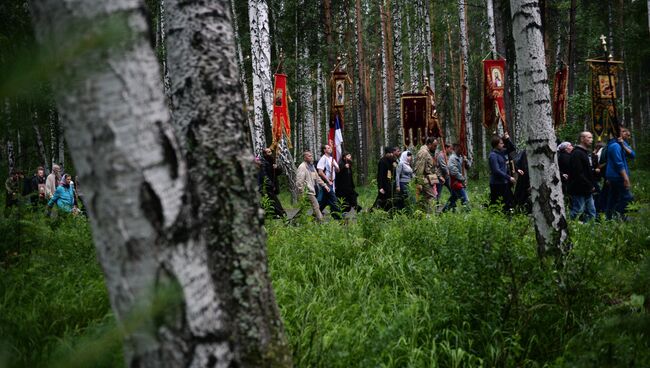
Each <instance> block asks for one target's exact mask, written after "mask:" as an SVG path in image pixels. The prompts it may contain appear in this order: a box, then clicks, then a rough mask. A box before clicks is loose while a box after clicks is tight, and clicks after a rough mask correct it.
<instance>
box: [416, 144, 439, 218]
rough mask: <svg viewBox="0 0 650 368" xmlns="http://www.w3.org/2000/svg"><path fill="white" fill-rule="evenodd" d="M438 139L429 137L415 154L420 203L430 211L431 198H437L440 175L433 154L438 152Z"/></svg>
mask: <svg viewBox="0 0 650 368" xmlns="http://www.w3.org/2000/svg"><path fill="white" fill-rule="evenodd" d="M437 146H438V140H436V139H435V138H432V137H429V138H427V139H426V141H425V142H424V145H423V146H422V147H420V150H419V151H418V153H417V155H416V156H415V178H416V182H415V183H416V189H417V191H418V194H419V196H420V203H421V206H422V207H423V209H424V210H426V211H429V209H430V204H431V200H432V199H435V198H436V193H437V188H436V184H438V177H437V176H436V165H435V162H434V161H433V156H432V155H433V154H434V153H435V152H436V147H437Z"/></svg>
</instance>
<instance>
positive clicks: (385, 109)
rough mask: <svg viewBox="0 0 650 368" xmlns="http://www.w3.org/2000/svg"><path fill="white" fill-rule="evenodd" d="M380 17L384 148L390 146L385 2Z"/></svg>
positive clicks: (381, 6) (380, 4)
mask: <svg viewBox="0 0 650 368" xmlns="http://www.w3.org/2000/svg"><path fill="white" fill-rule="evenodd" d="M379 16H380V19H381V65H382V68H381V87H382V88H381V96H382V98H381V106H382V117H383V119H382V120H383V125H384V129H383V130H384V146H388V142H389V139H388V131H389V129H388V104H389V102H388V47H389V45H388V35H387V34H386V27H387V23H388V22H387V16H386V13H385V12H384V5H383V0H381V1H380V2H379Z"/></svg>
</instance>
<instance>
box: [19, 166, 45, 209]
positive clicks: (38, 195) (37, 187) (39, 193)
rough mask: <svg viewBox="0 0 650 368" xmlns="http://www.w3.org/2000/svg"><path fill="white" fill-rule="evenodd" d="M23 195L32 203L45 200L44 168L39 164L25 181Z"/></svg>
mask: <svg viewBox="0 0 650 368" xmlns="http://www.w3.org/2000/svg"><path fill="white" fill-rule="evenodd" d="M23 196H24V197H26V198H29V201H30V203H31V204H32V205H36V204H38V203H39V202H41V203H44V202H45V169H43V167H42V166H39V167H38V168H37V169H36V173H34V176H32V177H31V178H29V180H28V181H26V182H25V188H24V189H23Z"/></svg>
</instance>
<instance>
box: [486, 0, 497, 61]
mask: <svg viewBox="0 0 650 368" xmlns="http://www.w3.org/2000/svg"><path fill="white" fill-rule="evenodd" d="M486 5H487V21H488V40H489V41H490V52H491V53H492V57H493V58H496V57H497V35H496V31H495V28H494V2H493V0H486Z"/></svg>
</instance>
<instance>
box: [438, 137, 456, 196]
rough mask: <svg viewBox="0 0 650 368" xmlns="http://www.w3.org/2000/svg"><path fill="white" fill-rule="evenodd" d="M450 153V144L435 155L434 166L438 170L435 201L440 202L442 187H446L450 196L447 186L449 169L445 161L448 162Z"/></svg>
mask: <svg viewBox="0 0 650 368" xmlns="http://www.w3.org/2000/svg"><path fill="white" fill-rule="evenodd" d="M452 152H453V149H452V147H451V144H448V143H445V147H444V151H443V150H440V152H438V154H437V155H436V163H437V165H436V166H437V170H438V184H437V185H436V190H437V192H438V193H437V196H436V201H439V200H440V196H441V195H442V188H443V187H446V188H447V190H449V193H450V194H451V187H450V186H449V181H450V178H449V167H448V165H447V160H449V156H450V155H451V153H452Z"/></svg>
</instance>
